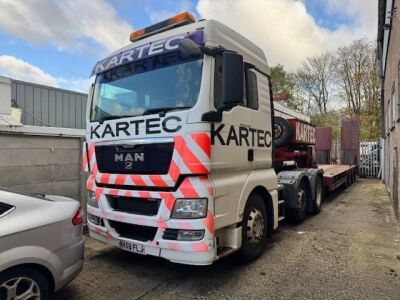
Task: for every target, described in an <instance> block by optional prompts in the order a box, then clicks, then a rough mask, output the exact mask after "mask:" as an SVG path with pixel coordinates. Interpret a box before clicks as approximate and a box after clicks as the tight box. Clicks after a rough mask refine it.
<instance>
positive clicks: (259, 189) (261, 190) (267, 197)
mask: <svg viewBox="0 0 400 300" xmlns="http://www.w3.org/2000/svg"><path fill="white" fill-rule="evenodd" d="M253 194H258V195H259V196H261V198H262V199H263V200H264V202H265V207H266V208H267V217H268V237H270V236H271V234H272V232H273V228H274V204H273V202H272V196H271V194H270V193H269V192H268V190H267V189H266V188H265V187H263V186H261V185H259V186H256V187H255V188H254V189H253V190H252V191H251V193H250V195H249V197H250V196H251V195H253Z"/></svg>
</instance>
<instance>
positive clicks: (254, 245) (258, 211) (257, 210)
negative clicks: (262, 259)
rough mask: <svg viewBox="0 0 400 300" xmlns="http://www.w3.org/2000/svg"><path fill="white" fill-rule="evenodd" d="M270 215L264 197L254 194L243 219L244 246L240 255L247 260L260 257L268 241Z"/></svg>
mask: <svg viewBox="0 0 400 300" xmlns="http://www.w3.org/2000/svg"><path fill="white" fill-rule="evenodd" d="M267 234H268V215H267V209H266V207H265V202H264V200H263V198H262V197H261V196H260V195H258V194H252V195H251V196H250V197H249V199H248V200H247V203H246V207H245V209H244V213H243V221H242V247H241V248H240V250H239V254H240V256H241V257H242V258H243V259H244V260H245V261H252V260H255V259H256V258H258V257H259V256H260V255H261V254H262V252H263V251H264V248H265V245H266V243H267Z"/></svg>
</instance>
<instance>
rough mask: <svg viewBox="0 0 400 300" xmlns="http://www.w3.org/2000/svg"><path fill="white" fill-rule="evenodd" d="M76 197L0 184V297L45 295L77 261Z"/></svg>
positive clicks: (80, 245)
mask: <svg viewBox="0 0 400 300" xmlns="http://www.w3.org/2000/svg"><path fill="white" fill-rule="evenodd" d="M82 221H83V216H82V209H81V206H80V204H79V202H77V201H75V200H73V199H70V198H66V197H60V196H44V195H42V196H40V195H37V196H31V195H25V194H20V193H15V192H11V191H7V190H2V189H0V299H1V300H3V299H30V300H31V299H38V300H42V299H48V298H49V297H51V295H52V294H53V293H54V292H55V291H57V290H59V289H60V288H61V287H63V286H64V285H66V284H67V283H68V282H70V281H71V280H72V279H74V278H75V277H76V276H77V275H78V274H79V272H80V271H81V269H82V266H83V252H84V239H83V235H82V223H83V222H82Z"/></svg>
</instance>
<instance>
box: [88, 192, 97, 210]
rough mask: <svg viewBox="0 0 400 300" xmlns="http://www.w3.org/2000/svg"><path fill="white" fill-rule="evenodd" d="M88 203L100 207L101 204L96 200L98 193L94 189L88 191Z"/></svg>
mask: <svg viewBox="0 0 400 300" xmlns="http://www.w3.org/2000/svg"><path fill="white" fill-rule="evenodd" d="M87 204H89V205H90V206H93V207H96V208H98V207H99V204H98V203H97V200H96V194H95V193H94V192H93V191H88V194H87Z"/></svg>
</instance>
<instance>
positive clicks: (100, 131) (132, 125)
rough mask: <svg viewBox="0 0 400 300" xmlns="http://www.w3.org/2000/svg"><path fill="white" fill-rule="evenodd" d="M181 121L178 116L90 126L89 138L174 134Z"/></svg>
mask: <svg viewBox="0 0 400 300" xmlns="http://www.w3.org/2000/svg"><path fill="white" fill-rule="evenodd" d="M181 123H182V119H181V118H180V117H178V116H168V117H165V118H163V119H162V118H149V119H138V120H132V121H119V122H115V123H107V124H98V125H94V124H92V125H91V126H90V138H91V139H96V138H97V139H102V138H113V137H130V136H139V135H152V134H161V133H174V132H177V131H179V130H180V129H181V128H182V125H181Z"/></svg>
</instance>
